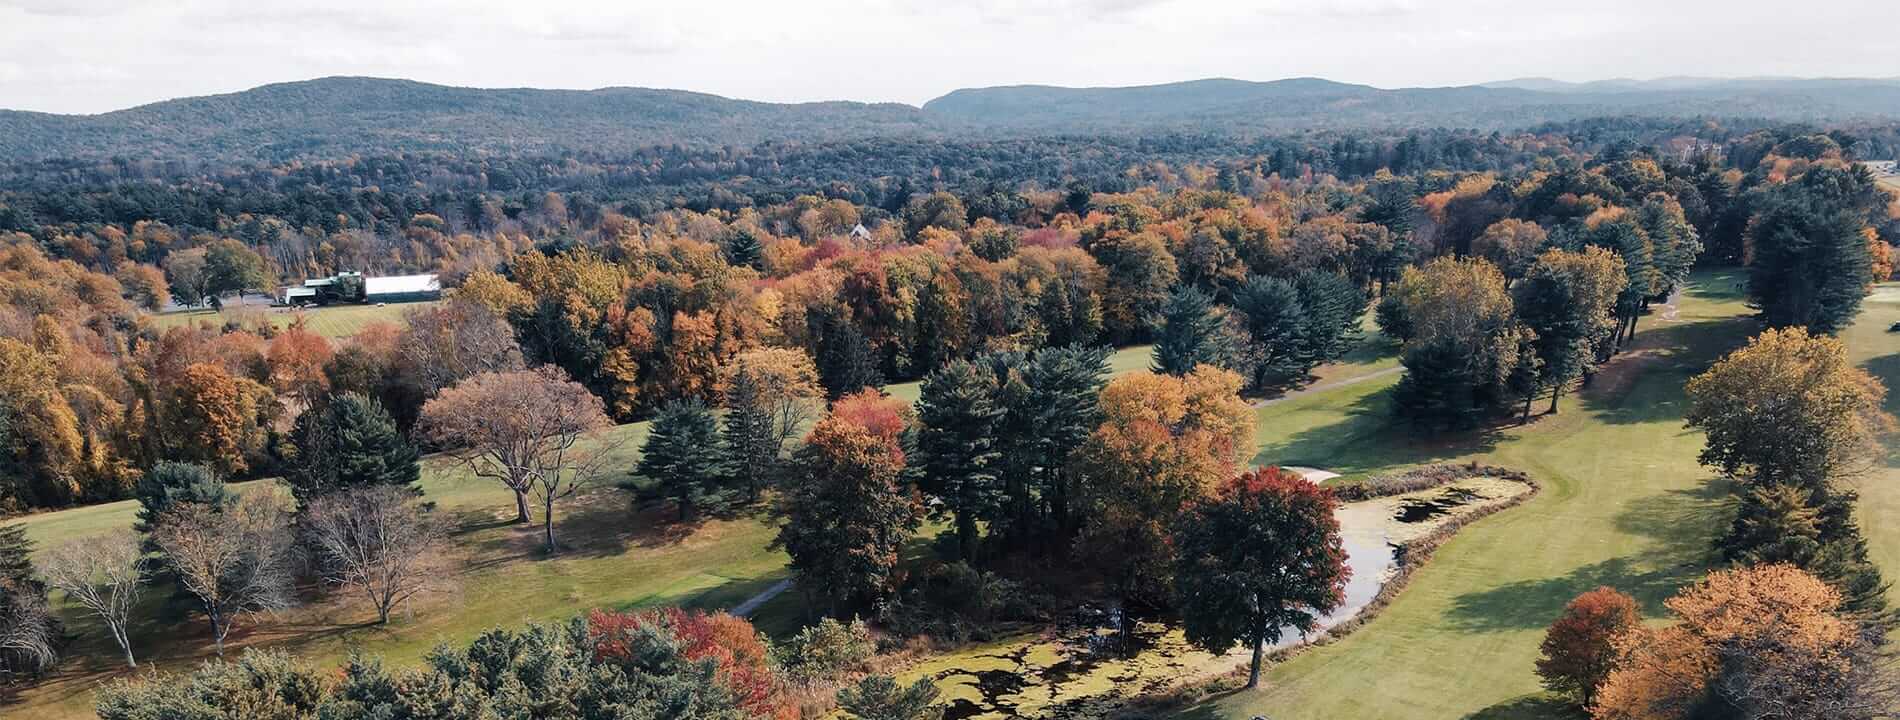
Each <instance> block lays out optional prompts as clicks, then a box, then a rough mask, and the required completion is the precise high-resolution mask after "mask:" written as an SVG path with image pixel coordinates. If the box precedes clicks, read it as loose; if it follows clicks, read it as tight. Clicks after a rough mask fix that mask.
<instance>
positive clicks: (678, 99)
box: [0, 77, 1900, 162]
mask: <svg viewBox="0 0 1900 720" xmlns="http://www.w3.org/2000/svg"><path fill="white" fill-rule="evenodd" d="M1601 115H1645V116H1657V117H1690V116H1721V117H1754V118H1766V119H1771V120H1849V119H1869V118H1894V117H1900V79H1885V80H1880V79H1870V80H1855V79H1821V80H1803V79H1794V78H1743V79H1735V80H1719V79H1708V78H1663V79H1660V80H1653V81H1633V80H1607V81H1600V82H1594V83H1564V82H1560V81H1555V80H1548V79H1538V78H1529V79H1520V80H1510V81H1503V82H1499V83H1492V84H1488V85H1472V86H1462V87H1437V88H1398V89H1383V88H1375V87H1371V86H1368V85H1353V84H1348V83H1340V82H1333V81H1329V80H1322V79H1318V78H1294V79H1287V80H1275V81H1270V82H1252V81H1244V80H1230V79H1208V80H1194V81H1188V82H1179V83H1169V84H1164V85H1148V86H1139V87H1116V88H1066V87H1053V86H1033V85H1021V86H1008V87H990V88H972V89H963V90H957V91H954V92H951V93H949V94H947V95H944V96H942V97H939V98H937V99H935V100H931V101H930V102H928V103H925V104H924V106H923V107H922V108H917V107H912V106H909V105H902V104H896V103H876V104H874V103H857V102H820V103H796V104H781V103H765V102H754V101H749V100H735V99H731V98H724V97H720V96H716V95H708V94H704V93H695V92H686V91H680V90H655V89H647V88H631V87H614V88H603V89H599V90H536V89H476V88H460V87H448V86H443V85H432V84H427V83H420V82H413V81H408V80H386V79H378V78H361V77H331V78H321V79H317V80H308V81H301V82H289V83H279V84H274V85H265V86H263V87H258V88H254V89H251V90H246V91H243V92H237V93H229V94H224V95H210V96H204V97H194V98H183V99H178V100H168V101H164V102H159V103H153V104H150V105H142V106H139V107H134V108H129V109H125V110H118V111H114V112H108V113H102V114H98V115H54V114H47V113H35V112H23V111H9V110H0V161H3V162H18V161H37V160H48V159H59V158H106V157H130V158H149V159H160V160H174V159H247V160H285V159H291V158H310V157H315V158H334V157H341V156H347V155H351V154H357V153H387V152H406V151H436V150H447V151H474V152H482V153H512V154H523V153H544V152H551V151H559V150H592V151H599V152H608V153H615V152H628V151H632V150H636V149H639V148H644V147H651V146H655V145H674V144H678V145H688V146H711V147H717V146H721V145H734V146H744V145H751V144H756V143H759V142H764V141H816V140H849V139H854V138H867V137H903V136H913V135H914V136H936V137H945V136H957V135H966V136H973V135H983V136H986V137H994V136H996V135H998V134H1004V135H1008V134H1016V135H1047V134H1068V133H1098V134H1110V133H1133V132H1146V131H1196V132H1200V131H1208V130H1214V131H1219V132H1227V133H1247V132H1263V131H1284V130H1303V129H1323V128H1355V127H1420V126H1426V127H1430V126H1438V127H1470V128H1479V129H1511V128H1519V127H1526V126H1531V125H1535V124H1538V123H1543V122H1549V121H1558V120H1569V119H1576V118H1581V117H1591V116H1601Z"/></svg>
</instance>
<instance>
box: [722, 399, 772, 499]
mask: <svg viewBox="0 0 1900 720" xmlns="http://www.w3.org/2000/svg"><path fill="white" fill-rule="evenodd" d="M741 380H742V378H735V379H734V382H733V383H732V386H731V387H730V388H728V389H727V390H726V415H725V418H724V422H723V423H722V424H721V435H720V441H721V444H722V445H721V446H722V447H723V448H724V449H725V453H726V457H725V469H726V471H727V472H728V473H731V476H732V477H731V483H729V484H730V485H732V486H733V488H734V489H735V490H737V491H740V492H743V493H744V494H745V497H746V499H747V500H748V501H750V500H755V499H757V498H758V497H759V493H761V492H763V491H764V490H765V488H766V487H768V486H770V485H771V484H772V479H773V478H772V476H773V475H774V474H775V473H776V472H777V471H778V467H779V445H778V442H777V438H776V437H775V436H774V433H773V427H772V413H771V411H770V410H767V409H766V408H765V407H763V406H761V405H760V404H759V403H758V402H757V401H756V400H755V399H754V398H755V397H756V395H757V393H758V388H757V387H755V386H752V385H750V384H749V383H745V382H742V381H741Z"/></svg>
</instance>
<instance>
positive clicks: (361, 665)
mask: <svg viewBox="0 0 1900 720" xmlns="http://www.w3.org/2000/svg"><path fill="white" fill-rule="evenodd" d="M847 634H848V633H847ZM775 650H777V649H776V648H773V647H772V646H771V645H770V643H768V642H767V640H766V639H765V637H764V636H762V635H761V634H759V632H758V631H757V630H754V629H753V627H752V624H751V623H749V622H746V621H745V620H744V619H741V618H737V617H733V616H731V615H727V614H724V613H717V614H706V613H700V612H687V611H683V610H678V609H670V608H669V609H664V610H655V611H646V612H637V613H636V612H610V611H604V610H595V611H593V612H591V613H589V614H587V615H586V616H584V617H580V618H575V619H573V620H570V621H568V622H565V623H557V624H553V625H530V626H528V627H526V628H524V629H521V630H518V631H514V630H502V629H496V630H490V631H488V632H485V633H483V634H482V635H481V636H479V637H477V638H475V639H474V640H473V641H470V642H469V643H467V644H466V645H447V644H445V645H442V646H439V647H437V648H436V649H435V650H434V651H433V652H431V653H429V655H428V657H427V658H426V659H425V660H424V663H423V665H422V666H421V667H419V668H411V669H402V670H391V669H389V668H386V667H384V665H383V663H382V662H381V660H380V659H378V658H376V657H373V656H369V655H361V654H359V655H355V656H353V657H352V658H351V659H350V661H349V663H348V664H346V665H345V666H344V667H342V668H339V669H336V670H323V669H319V668H315V667H312V666H309V665H307V664H304V663H302V662H299V661H296V660H294V659H292V658H290V657H289V656H287V655H285V654H282V653H277V652H270V651H263V652H259V651H248V652H246V653H245V654H244V655H243V656H242V657H240V658H239V659H237V660H235V661H230V662H226V661H221V660H217V661H211V662H208V663H206V664H204V665H203V666H202V667H200V668H199V669H198V670H196V671H194V672H192V673H191V674H189V675H188V676H183V677H173V676H165V675H156V676H146V677H138V678H133V679H125V680H117V681H114V682H112V683H110V684H108V685H106V686H105V687H104V688H102V689H101V690H100V692H99V695H98V700H97V710H98V715H99V717H100V718H101V720H145V719H147V718H170V717H268V718H284V719H286V720H291V719H298V720H301V719H314V718H362V717H547V718H575V719H577V720H618V719H621V718H635V717H637V718H655V719H656V720H669V719H671V720H778V719H782V718H792V717H798V714H799V706H798V704H797V699H798V698H797V696H796V694H795V692H794V691H796V690H798V689H799V687H800V686H799V685H798V684H796V682H795V681H793V680H792V679H791V678H790V677H789V675H788V673H787V670H786V667H785V665H783V664H782V661H783V660H785V658H784V657H783V656H782V655H780V654H779V653H777V652H775ZM801 650H804V651H808V652H806V653H804V654H801V657H804V655H810V656H813V657H821V658H825V659H828V660H832V661H836V662H833V663H831V667H830V668H829V671H828V674H829V675H830V678H828V680H827V682H830V683H833V684H843V682H844V681H845V680H846V679H847V678H848V677H850V676H853V675H858V674H860V673H861V666H862V665H863V662H864V657H863V656H862V655H861V654H858V653H857V652H855V651H854V650H853V649H852V646H851V645H849V644H845V645H829V644H828V645H824V646H812V647H801ZM806 664H809V663H806ZM837 700H838V704H839V706H840V707H841V708H842V709H843V710H844V712H845V713H846V715H847V716H848V717H852V718H858V719H861V720H926V719H930V720H934V719H935V718H938V717H941V715H942V710H941V708H940V707H938V706H937V705H936V704H935V700H936V688H935V686H934V685H932V684H931V683H930V682H929V681H928V680H922V681H919V682H917V683H915V684H913V685H910V686H903V685H899V684H898V683H896V682H895V681H894V680H892V679H891V678H890V677H889V676H882V675H869V676H865V677H864V678H863V679H862V680H861V681H858V682H856V683H854V684H848V685H845V686H844V687H843V688H842V689H841V690H840V691H839V692H838V693H837Z"/></svg>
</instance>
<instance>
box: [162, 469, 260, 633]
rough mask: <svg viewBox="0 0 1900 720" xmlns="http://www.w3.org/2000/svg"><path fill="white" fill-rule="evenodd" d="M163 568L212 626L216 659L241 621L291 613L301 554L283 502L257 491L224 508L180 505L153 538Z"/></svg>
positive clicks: (165, 515) (170, 513)
mask: <svg viewBox="0 0 1900 720" xmlns="http://www.w3.org/2000/svg"><path fill="white" fill-rule="evenodd" d="M153 539H154V540H155V541H157V543H158V547H159V550H160V551H162V552H163V553H164V554H165V559H166V563H167V564H168V566H169V567H171V568H172V570H173V572H175V573H176V574H177V575H178V582H179V584H180V585H183V586H184V588H185V590H187V591H189V592H190V593H191V594H193V595H196V596H197V597H198V600H199V602H200V604H201V605H202V607H203V609H204V613H205V616H206V618H207V619H209V620H210V621H211V637H212V640H213V641H214V642H215V643H217V647H218V655H219V656H223V655H224V639H225V637H226V636H228V635H230V633H231V627H232V625H233V624H234V623H236V621H237V620H239V619H241V618H243V617H246V616H249V615H252V614H255V613H259V612H272V611H276V610H281V609H284V608H287V607H290V605H291V604H292V602H293V600H294V598H293V597H292V595H291V579H292V577H293V576H294V572H293V568H294V566H295V557H294V556H295V553H296V548H295V544H294V538H293V533H292V532H291V528H290V516H289V514H288V513H286V512H285V511H284V506H283V502H282V501H280V500H278V499H277V497H276V496H275V495H272V494H271V493H268V492H254V493H250V494H247V495H245V496H244V497H242V498H241V499H239V500H238V502H237V504H236V505H233V506H231V507H230V508H227V509H219V508H217V507H214V506H210V505H201V504H197V503H183V504H180V505H179V506H178V507H177V508H174V509H172V510H170V511H168V512H166V513H165V514H163V515H160V516H159V520H158V528H157V530H156V531H154V532H153Z"/></svg>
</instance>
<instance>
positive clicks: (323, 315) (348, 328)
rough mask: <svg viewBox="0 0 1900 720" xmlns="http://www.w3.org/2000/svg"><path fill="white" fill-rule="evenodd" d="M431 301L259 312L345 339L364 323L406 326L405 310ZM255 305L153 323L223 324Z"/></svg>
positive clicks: (169, 316)
mask: <svg viewBox="0 0 1900 720" xmlns="http://www.w3.org/2000/svg"><path fill="white" fill-rule="evenodd" d="M428 304H429V303H398V304H395V305H381V306H378V305H338V306H334V307H319V308H311V309H308V310H285V309H283V308H259V309H258V312H259V313H260V314H261V317H265V318H269V319H270V322H271V324H272V325H276V326H277V327H280V328H281V327H287V326H289V325H290V323H291V321H293V320H295V319H296V318H297V317H298V316H299V315H301V316H303V318H304V322H306V323H308V324H309V328H310V331H311V332H314V333H316V334H318V335H322V336H324V337H327V338H344V337H349V336H351V335H355V334H356V331H358V330H361V329H363V326H365V325H368V324H370V323H373V322H378V321H384V322H392V323H395V324H397V325H402V324H403V322H404V320H403V315H404V314H405V313H407V312H409V311H410V310H413V309H415V308H418V307H423V306H426V305H428ZM255 307H256V306H248V308H247V310H243V311H240V310H227V311H224V312H217V311H213V310H190V311H183V312H168V313H160V314H157V315H152V316H150V317H151V318H152V322H153V323H154V324H156V325H157V326H159V327H161V328H169V327H178V326H184V325H192V324H196V323H212V324H214V325H222V324H223V323H224V321H225V319H226V318H228V317H240V316H241V313H243V312H247V311H248V309H249V308H255Z"/></svg>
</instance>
